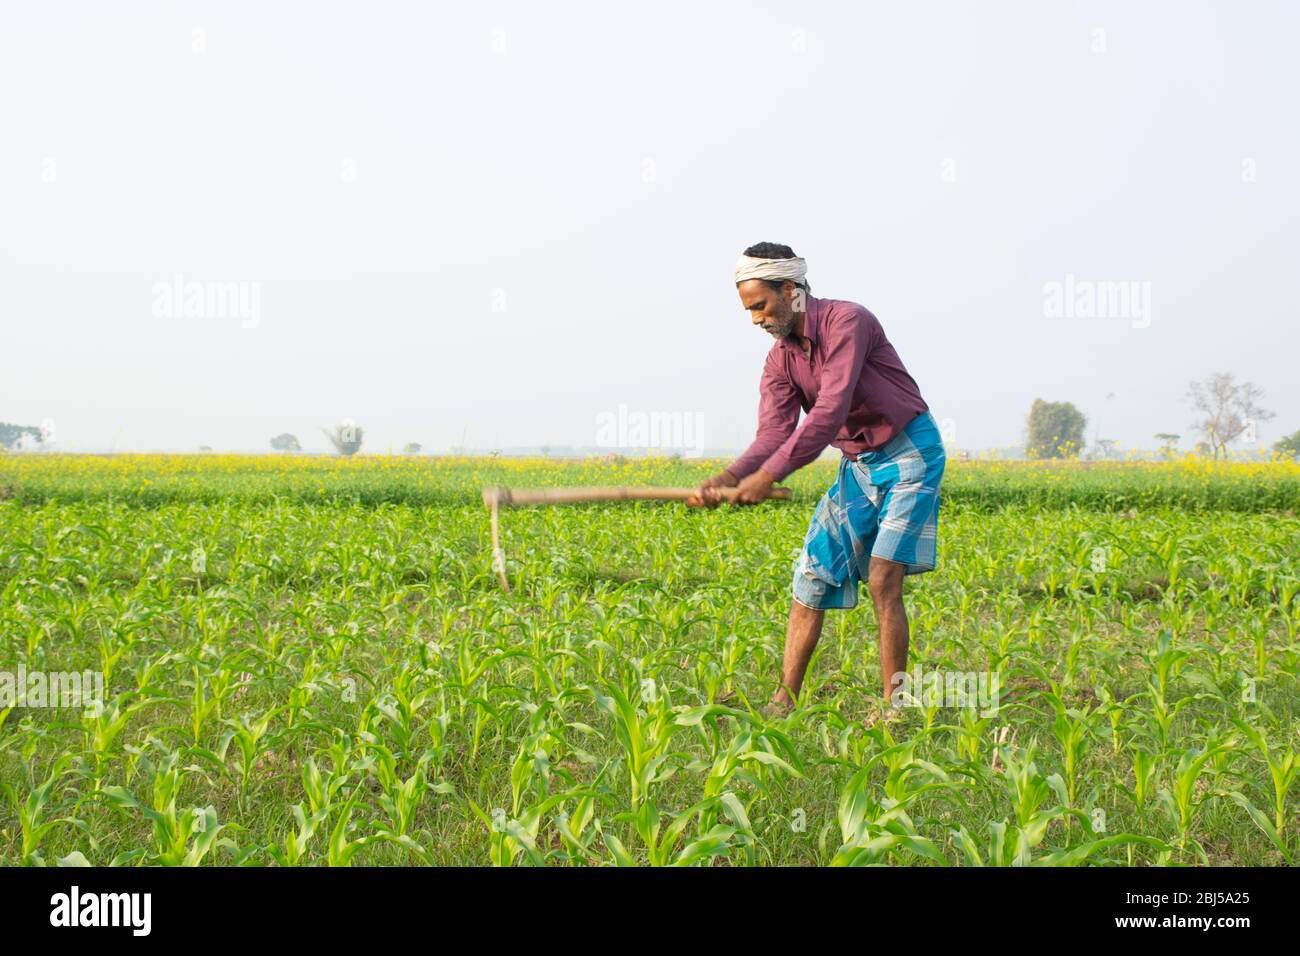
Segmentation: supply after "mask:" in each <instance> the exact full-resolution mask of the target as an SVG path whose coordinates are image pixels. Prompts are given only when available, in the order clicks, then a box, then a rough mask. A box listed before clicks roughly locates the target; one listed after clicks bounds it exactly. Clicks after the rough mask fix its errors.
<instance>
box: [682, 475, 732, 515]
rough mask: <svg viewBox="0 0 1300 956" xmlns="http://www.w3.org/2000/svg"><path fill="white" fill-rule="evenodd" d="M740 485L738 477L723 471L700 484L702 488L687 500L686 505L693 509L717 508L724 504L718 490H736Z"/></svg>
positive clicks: (697, 489)
mask: <svg viewBox="0 0 1300 956" xmlns="http://www.w3.org/2000/svg"><path fill="white" fill-rule="evenodd" d="M738 484H740V482H739V481H738V480H737V478H736V476H735V475H733V474H732V473H731V472H729V471H727V470H726V469H723V470H722V471H720V472H718V473H717V474H716V475H714V476H713V477H712V478H706V479H704V481H702V482H700V487H698V488H696V489H695V492H694V493H693V494H692V495H691V496H690V497H689V498H687V499H686V504H687V505H688V506H689V507H691V508H716V507H717V506H718V505H720V504H721V503H722V495H720V494H719V493H718V489H719V488H734V487H736V485H738Z"/></svg>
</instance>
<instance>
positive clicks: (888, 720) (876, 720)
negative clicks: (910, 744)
mask: <svg viewBox="0 0 1300 956" xmlns="http://www.w3.org/2000/svg"><path fill="white" fill-rule="evenodd" d="M902 719H903V711H902V708H899V707H895V706H893V704H884V703H876V704H873V705H872V707H871V710H870V711H869V712H868V713H867V718H866V720H865V721H864V723H865V724H866V726H868V727H874V726H875V725H876V724H882V723H884V724H894V723H897V722H898V721H900V720H902Z"/></svg>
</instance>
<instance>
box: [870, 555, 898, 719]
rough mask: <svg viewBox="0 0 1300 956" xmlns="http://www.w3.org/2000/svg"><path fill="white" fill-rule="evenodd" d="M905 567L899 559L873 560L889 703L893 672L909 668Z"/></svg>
mask: <svg viewBox="0 0 1300 956" xmlns="http://www.w3.org/2000/svg"><path fill="white" fill-rule="evenodd" d="M905 571H906V568H905V567H904V566H903V565H901V564H899V563H898V562H897V561H889V560H886V559H885V558H876V557H873V558H872V559H871V567H870V569H869V570H868V586H869V587H870V589H871V601H872V603H873V604H875V606H876V620H877V621H878V622H879V623H880V681H881V686H882V688H883V689H884V695H885V701H886V702H888V701H889V699H890V695H891V693H892V692H893V690H894V687H895V684H894V675H895V674H901V673H904V672H906V671H907V644H908V633H907V609H906V608H905V607H904V606H903V577H904V574H905Z"/></svg>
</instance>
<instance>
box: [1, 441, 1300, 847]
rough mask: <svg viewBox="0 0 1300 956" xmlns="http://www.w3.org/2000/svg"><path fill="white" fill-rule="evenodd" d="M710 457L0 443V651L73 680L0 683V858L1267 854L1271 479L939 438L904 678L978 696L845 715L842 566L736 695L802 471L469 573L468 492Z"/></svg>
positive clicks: (1298, 505) (693, 477) (782, 587)
mask: <svg viewBox="0 0 1300 956" xmlns="http://www.w3.org/2000/svg"><path fill="white" fill-rule="evenodd" d="M714 468H716V463H709V462H698V461H681V460H669V459H654V460H651V459H628V460H626V461H624V460H609V461H585V462H560V461H548V460H541V459H537V460H529V461H523V460H505V459H490V458H482V459H432V458H418V457H414V458H407V457H383V456H374V457H367V456H362V457H358V458H355V459H351V460H347V459H336V458H308V457H274V456H247V457H242V456H221V455H203V456H199V455H195V456H144V455H132V456H115V457H107V456H105V457H96V456H68V455H17V454H15V455H8V456H4V457H0V672H3V673H7V674H10V675H18V674H19V673H20V672H21V673H23V674H26V675H31V674H52V673H68V672H94V673H96V674H98V675H101V678H102V686H103V693H102V699H101V700H100V701H99V702H98V704H97V705H96V706H89V707H82V706H48V704H50V703H53V702H52V701H47V702H46V703H47V705H46V706H40V705H39V704H37V705H34V704H33V703H32V701H31V700H30V699H29V700H27V701H26V702H25V703H24V704H23V705H22V706H20V705H19V704H18V703H17V702H12V701H11V705H10V706H6V705H5V704H4V703H3V702H2V701H0V864H7V865H15V864H46V865H55V864H65V865H77V864H84V863H91V864H95V865H106V864H117V865H130V866H134V865H157V864H164V865H205V866H208V865H235V864H243V865H280V866H290V865H307V866H323V865H333V866H339V865H348V864H349V863H351V864H402V865H412V864H434V865H441V864H469V865H489V864H498V865H550V866H613V865H659V864H678V865H706V866H738V865H770V864H815V865H826V864H831V865H863V864H906V865H924V866H961V865H1167V864H1188V865H1198V864H1207V863H1209V864H1227V865H1261V864H1292V863H1294V862H1295V861H1296V859H1297V855H1298V854H1300V833H1298V832H1297V830H1298V829H1300V826H1298V821H1297V819H1296V807H1297V805H1298V804H1300V798H1297V795H1295V794H1289V793H1288V790H1289V788H1290V787H1291V785H1292V783H1293V782H1294V780H1295V775H1296V760H1295V753H1296V750H1297V742H1298V740H1300V682H1298V681H1297V663H1298V662H1300V644H1298V643H1297V624H1298V614H1300V599H1298V598H1297V595H1298V594H1300V517H1297V512H1298V511H1300V465H1298V464H1295V463H1283V462H1272V463H1259V464H1227V463H1219V464H1213V463H1206V462H1203V461H1199V460H1192V459H1188V460H1184V461H1178V462H1170V463H1161V464H1149V463H1141V464H1140V463H1132V462H1117V463H1107V464H1096V465H1085V464H1080V463H1051V464H1046V463H1034V464H1030V463H1012V462H956V461H950V462H949V465H948V472H947V476H946V477H945V479H944V485H943V492H942V494H943V498H942V501H943V504H942V514H941V518H940V527H939V566H938V568H937V569H936V570H935V571H934V572H932V573H929V574H925V575H921V576H919V577H913V578H909V579H908V580H907V583H906V587H905V592H904V597H905V601H906V604H907V608H908V614H909V619H910V623H911V630H912V635H911V656H910V660H909V666H910V667H912V668H920V669H921V671H922V672H923V673H947V674H953V673H957V674H976V675H983V676H985V677H990V678H993V679H996V682H997V686H999V687H1000V688H1001V692H1000V696H999V697H998V700H997V703H996V706H994V707H971V706H967V707H952V706H942V705H941V704H942V702H939V703H934V702H927V701H925V700H923V701H921V702H920V704H921V705H920V706H909V707H905V708H903V716H902V717H901V718H899V719H896V720H890V721H876V722H872V721H871V720H869V719H868V718H869V717H870V716H871V715H872V714H873V712H874V711H873V704H874V702H875V699H876V698H879V696H880V695H881V693H882V688H881V687H880V685H879V664H878V656H877V655H878V646H877V643H876V640H875V637H874V628H875V621H874V615H873V611H872V607H871V602H870V600H869V599H867V598H866V595H865V593H864V594H863V600H862V601H861V602H860V603H859V606H858V608H857V609H856V610H854V611H851V612H840V613H836V612H830V613H828V615H827V622H826V629H825V632H824V634H823V637H822V641H821V644H820V645H819V647H818V651H817V654H816V656H815V657H814V660H813V663H812V666H811V667H810V669H809V675H808V681H807V683H806V685H805V694H804V696H803V698H802V699H801V701H800V706H799V707H798V708H797V709H796V710H795V711H794V712H793V713H792V714H791V715H790V716H789V717H786V718H781V719H771V720H769V719H765V718H764V717H762V716H760V714H759V712H758V711H759V708H760V707H761V706H762V705H763V704H764V703H766V701H767V699H768V698H769V697H770V695H771V693H772V691H773V690H774V688H775V684H776V680H777V677H778V673H779V663H780V656H781V650H782V645H783V640H784V631H785V620H786V614H787V612H788V609H789V603H790V598H789V585H790V578H791V574H792V563H793V559H794V557H795V554H796V553H797V550H798V548H799V546H800V544H801V543H802V540H803V534H804V531H805V529H806V527H807V523H808V520H809V517H810V515H811V512H812V508H813V506H814V504H815V502H816V500H817V496H818V495H819V494H820V493H821V492H822V491H823V490H824V489H825V487H826V486H827V485H828V484H829V483H830V481H831V479H832V477H833V474H834V466H833V464H827V463H818V464H817V465H815V466H813V467H811V468H808V469H805V470H804V471H802V472H799V473H797V474H796V475H794V476H792V479H791V481H790V482H788V485H789V486H790V487H791V488H792V489H793V490H794V498H795V500H794V501H793V502H790V503H776V502H768V503H765V504H763V505H760V506H756V507H752V508H726V507H723V508H719V509H717V510H714V511H697V510H691V509H687V508H685V507H684V506H681V505H678V504H671V505H669V504H649V503H628V504H615V505H599V506H587V505H583V506H570V507H551V508H520V509H515V510H509V511H505V512H503V513H502V516H501V522H502V534H503V540H502V545H503V550H504V554H505V558H506V569H507V571H508V574H509V577H510V582H511V585H512V588H513V590H512V592H511V593H506V592H505V591H504V590H503V589H502V588H501V587H500V585H499V583H498V581H497V577H496V573H495V571H494V568H493V564H492V555H491V547H490V541H489V530H488V529H489V526H488V516H487V513H486V511H485V509H484V507H483V504H482V502H481V499H480V496H479V494H480V490H481V489H482V488H483V487H484V486H485V485H507V486H512V487H533V486H552V485H615V484H655V485H693V484H695V483H697V482H698V480H699V479H700V478H702V477H704V476H705V475H707V474H709V473H711V470H713V469H714ZM28 679H30V677H29V678H28ZM14 681H16V677H15V678H14ZM14 681H11V688H12V687H13V686H16V685H15V684H14ZM2 686H3V685H0V687H2ZM83 703H84V702H83Z"/></svg>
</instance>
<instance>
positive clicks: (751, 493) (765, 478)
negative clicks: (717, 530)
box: [736, 468, 776, 505]
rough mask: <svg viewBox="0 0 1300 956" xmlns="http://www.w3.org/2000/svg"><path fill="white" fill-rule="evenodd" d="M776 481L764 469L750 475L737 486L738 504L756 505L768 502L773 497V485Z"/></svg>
mask: <svg viewBox="0 0 1300 956" xmlns="http://www.w3.org/2000/svg"><path fill="white" fill-rule="evenodd" d="M775 483H776V479H775V478H774V477H772V476H771V475H769V474H768V473H767V472H765V471H764V470H763V469H762V468H760V469H758V471H756V472H754V473H753V474H751V475H749V476H748V477H747V478H745V479H744V480H743V481H741V483H740V484H738V485H737V486H736V504H738V505H756V504H758V503H759V502H760V501H766V500H767V499H768V498H770V497H771V495H772V485H774V484H775Z"/></svg>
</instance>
